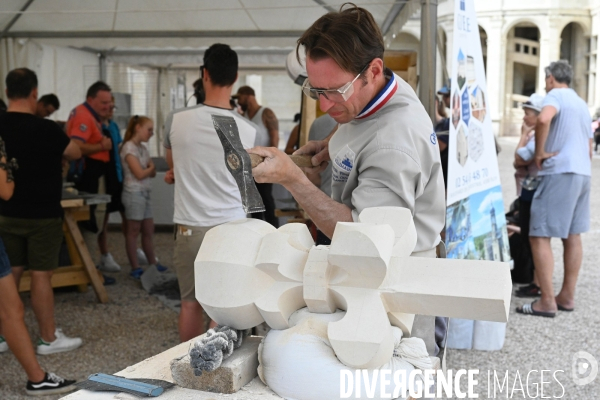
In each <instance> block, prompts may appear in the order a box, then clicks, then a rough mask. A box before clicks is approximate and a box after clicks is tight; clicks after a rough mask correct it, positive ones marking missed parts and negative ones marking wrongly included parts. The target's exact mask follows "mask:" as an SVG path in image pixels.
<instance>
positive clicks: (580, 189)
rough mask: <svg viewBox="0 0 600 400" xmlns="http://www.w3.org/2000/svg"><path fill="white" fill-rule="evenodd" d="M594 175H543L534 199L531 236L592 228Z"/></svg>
mask: <svg viewBox="0 0 600 400" xmlns="http://www.w3.org/2000/svg"><path fill="white" fill-rule="evenodd" d="M590 189H591V178H590V177H589V176H585V175H578V174H553V175H544V176H543V177H542V180H541V182H540V185H539V186H538V188H537V189H536V191H535V195H534V196H533V201H532V202H531V222H530V223H529V227H530V228H529V236H534V237H555V238H562V239H566V238H568V237H569V235H578V234H580V233H584V232H587V231H588V230H589V229H590Z"/></svg>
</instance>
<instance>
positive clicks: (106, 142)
mask: <svg viewBox="0 0 600 400" xmlns="http://www.w3.org/2000/svg"><path fill="white" fill-rule="evenodd" d="M100 146H102V148H103V149H104V150H110V149H112V140H110V138H108V137H106V136H102V139H100Z"/></svg>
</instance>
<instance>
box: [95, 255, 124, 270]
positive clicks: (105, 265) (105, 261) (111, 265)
mask: <svg viewBox="0 0 600 400" xmlns="http://www.w3.org/2000/svg"><path fill="white" fill-rule="evenodd" d="M98 268H99V269H100V270H101V271H104V272H119V271H120V270H121V266H120V265H119V264H117V262H116V261H115V259H114V258H113V256H112V254H110V253H106V254H102V257H101V258H100V264H99V265H98Z"/></svg>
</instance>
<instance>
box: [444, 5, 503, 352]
mask: <svg viewBox="0 0 600 400" xmlns="http://www.w3.org/2000/svg"><path fill="white" fill-rule="evenodd" d="M451 60H452V74H451V81H452V82H451V92H450V96H451V97H450V101H451V103H450V107H451V110H452V115H451V117H450V137H449V143H448V146H449V147H448V152H449V156H448V193H447V196H448V197H447V204H448V208H447V210H446V247H447V254H448V258H456V259H476V260H494V261H505V262H508V261H510V249H509V246H508V235H507V231H506V219H505V217H504V203H503V201H502V188H501V186H500V172H499V170H498V159H497V156H496V145H495V140H494V133H493V131H492V121H491V117H490V113H489V112H488V99H489V96H488V93H487V84H486V79H485V69H484V65H483V56H482V51H481V41H480V37H479V26H478V25H477V16H476V14H475V9H474V2H473V0H455V10H454V41H453V47H452V59H451ZM478 324H480V323H479V322H475V323H474V322H473V321H464V320H452V321H451V322H450V333H449V339H448V346H449V347H454V348H479V349H481V350H494V349H499V348H502V344H503V342H504V331H503V329H504V325H493V324H494V323H482V325H481V327H480V328H481V329H479V330H485V332H486V335H488V336H490V331H489V329H490V328H491V327H493V326H496V327H497V329H501V330H502V332H498V334H497V335H496V339H497V340H494V341H495V343H481V344H479V345H478V344H477V343H478V342H480V341H479V340H478V338H477V336H478V335H477V331H478ZM490 324H492V325H490ZM484 326H485V328H486V329H483V328H484ZM491 329H492V330H493V329H495V328H491ZM457 335H459V336H457ZM491 336H494V335H491ZM500 339H501V340H500ZM484 342H485V339H484Z"/></svg>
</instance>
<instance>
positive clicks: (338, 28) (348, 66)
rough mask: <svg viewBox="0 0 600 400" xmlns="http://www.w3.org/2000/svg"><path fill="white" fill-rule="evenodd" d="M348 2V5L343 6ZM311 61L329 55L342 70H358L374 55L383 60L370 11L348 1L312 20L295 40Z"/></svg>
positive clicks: (378, 35)
mask: <svg viewBox="0 0 600 400" xmlns="http://www.w3.org/2000/svg"><path fill="white" fill-rule="evenodd" d="M347 5H349V6H350V7H349V8H346V9H344V7H346V6H347ZM301 45H303V46H304V47H305V49H306V57H307V58H309V57H310V59H311V60H313V61H318V60H322V59H324V58H327V57H330V58H332V59H333V60H334V61H335V62H336V63H337V64H338V65H339V66H340V68H341V69H342V70H344V71H347V72H351V73H353V74H358V73H360V72H361V71H362V70H363V69H364V68H365V67H366V66H367V64H369V63H370V62H371V61H372V60H373V59H375V58H381V59H382V60H383V52H384V50H385V47H384V45H383V36H382V35H381V31H380V30H379V27H378V26H377V23H376V22H375V19H373V16H372V15H371V13H370V12H368V11H367V10H365V9H364V8H360V7H357V6H356V5H355V4H352V3H344V4H342V6H341V7H340V11H339V12H330V13H327V14H325V15H323V16H322V17H321V18H319V19H318V20H316V21H315V23H314V24H312V26H311V27H310V28H308V29H307V30H306V32H304V34H303V35H302V37H301V38H300V39H298V45H297V46H296V56H297V57H298V61H299V62H300V63H302V62H301V61H300V54H299V51H300V46H301Z"/></svg>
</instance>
